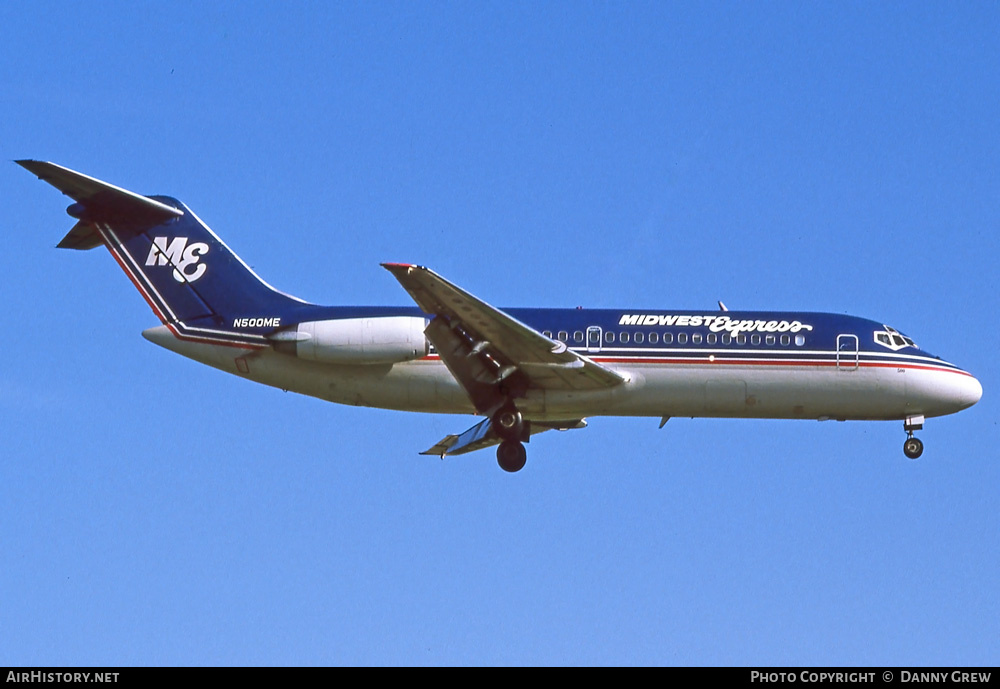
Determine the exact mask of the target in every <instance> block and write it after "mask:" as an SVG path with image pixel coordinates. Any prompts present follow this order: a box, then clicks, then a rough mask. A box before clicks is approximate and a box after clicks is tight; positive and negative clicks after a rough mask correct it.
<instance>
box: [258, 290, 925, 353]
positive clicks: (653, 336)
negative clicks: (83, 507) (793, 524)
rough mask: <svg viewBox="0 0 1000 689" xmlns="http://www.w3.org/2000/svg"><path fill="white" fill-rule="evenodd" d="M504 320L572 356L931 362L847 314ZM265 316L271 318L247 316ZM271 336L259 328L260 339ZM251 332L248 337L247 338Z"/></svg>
mask: <svg viewBox="0 0 1000 689" xmlns="http://www.w3.org/2000/svg"><path fill="white" fill-rule="evenodd" d="M502 310H503V311H504V312H505V313H507V314H508V315H510V316H512V317H513V318H516V319H517V320H519V321H521V322H522V323H524V324H525V325H527V326H529V327H531V328H533V329H535V330H537V331H539V332H542V333H544V334H545V335H546V336H548V337H550V338H552V339H554V340H561V341H564V342H566V343H567V345H568V346H569V347H570V348H572V349H578V350H580V351H582V352H588V351H589V352H590V353H592V354H593V353H595V350H598V351H601V352H606V353H609V354H610V353H611V351H614V352H615V353H617V354H619V355H628V354H629V353H633V352H634V353H635V355H640V354H641V355H643V356H649V355H653V354H656V353H667V352H678V351H680V350H684V351H685V352H687V353H689V354H697V351H698V350H699V349H701V350H705V351H706V353H708V351H707V350H717V351H718V350H725V351H732V352H738V351H746V350H753V351H754V352H755V353H757V354H758V355H768V354H769V353H771V355H772V356H780V355H782V354H784V355H793V354H794V353H795V352H803V353H804V352H806V351H810V352H813V353H815V352H816V351H826V352H831V353H835V352H837V351H838V350H839V351H842V352H845V351H846V352H851V353H853V352H855V351H858V352H862V353H869V354H870V355H877V354H885V355H887V356H889V357H892V356H893V355H908V356H913V357H927V358H933V359H936V360H938V361H939V362H940V364H945V362H943V361H941V360H940V359H939V358H938V357H935V356H934V355H933V354H931V353H929V352H926V351H924V350H921V349H920V348H919V347H918V346H916V344H914V343H913V341H912V340H911V339H909V338H908V337H907V336H906V335H904V334H903V333H901V332H898V331H896V330H894V329H892V328H891V327H887V326H886V325H885V324H883V323H880V322H878V321H873V320H870V319H867V318H860V317H857V316H849V315H845V314H832V313H818V312H793V311H709V310H705V311H692V310H669V311H668V310H653V309H582V308H577V309H551V308H504V309H502ZM283 311H285V313H284V314H281V316H282V318H281V324H282V326H288V325H292V324H294V323H298V322H305V321H314V320H326V319H336V318H362V317H379V316H422V317H425V318H429V316H427V314H424V313H423V312H422V311H421V310H420V309H419V308H416V307H391V306H370V307H366V306H317V305H313V304H306V303H301V304H295V305H292V306H291V307H290V308H286V309H283ZM247 315H248V316H250V317H253V316H265V315H271V314H247ZM270 330H273V329H271V328H262V329H259V330H258V331H256V332H259V333H260V334H266V333H267V332H270ZM251 332H254V331H253V330H251Z"/></svg>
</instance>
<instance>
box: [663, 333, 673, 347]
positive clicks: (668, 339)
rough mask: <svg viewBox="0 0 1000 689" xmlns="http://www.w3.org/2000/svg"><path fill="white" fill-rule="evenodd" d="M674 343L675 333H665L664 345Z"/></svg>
mask: <svg viewBox="0 0 1000 689" xmlns="http://www.w3.org/2000/svg"><path fill="white" fill-rule="evenodd" d="M673 341H674V336H673V333H663V344H670V343H671V342H673Z"/></svg>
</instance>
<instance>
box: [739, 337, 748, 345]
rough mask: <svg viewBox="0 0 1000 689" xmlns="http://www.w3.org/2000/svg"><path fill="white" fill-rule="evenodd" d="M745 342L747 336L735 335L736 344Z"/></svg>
mask: <svg viewBox="0 0 1000 689" xmlns="http://www.w3.org/2000/svg"><path fill="white" fill-rule="evenodd" d="M746 343H747V336H746V335H737V336H736V344H738V345H745V344H746Z"/></svg>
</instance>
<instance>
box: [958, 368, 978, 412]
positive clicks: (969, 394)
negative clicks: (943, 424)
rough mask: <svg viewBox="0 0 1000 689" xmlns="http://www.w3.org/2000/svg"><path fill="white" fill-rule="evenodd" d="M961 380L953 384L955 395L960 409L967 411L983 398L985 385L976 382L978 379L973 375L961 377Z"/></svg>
mask: <svg viewBox="0 0 1000 689" xmlns="http://www.w3.org/2000/svg"><path fill="white" fill-rule="evenodd" d="M960 378H961V380H958V381H956V382H955V383H953V385H954V391H953V394H954V398H955V402H956V404H958V405H959V406H960V408H962V409H966V408H967V407H971V406H972V405H973V404H975V403H976V402H978V401H979V400H980V399H981V398H982V396H983V385H982V383H980V382H979V381H978V380H976V377H975V376H974V375H972V374H971V373H969V374H967V375H964V376H960Z"/></svg>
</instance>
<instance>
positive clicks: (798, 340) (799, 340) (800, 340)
mask: <svg viewBox="0 0 1000 689" xmlns="http://www.w3.org/2000/svg"><path fill="white" fill-rule="evenodd" d="M805 343H806V336H805V335H796V336H795V346H796V347H801V346H802V345H804V344H805Z"/></svg>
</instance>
